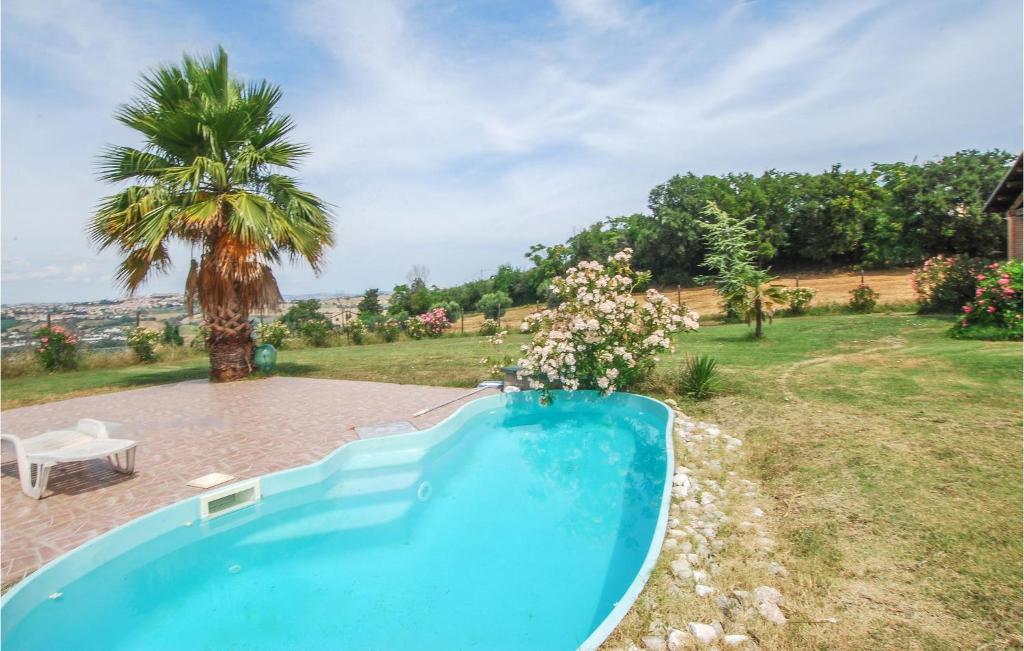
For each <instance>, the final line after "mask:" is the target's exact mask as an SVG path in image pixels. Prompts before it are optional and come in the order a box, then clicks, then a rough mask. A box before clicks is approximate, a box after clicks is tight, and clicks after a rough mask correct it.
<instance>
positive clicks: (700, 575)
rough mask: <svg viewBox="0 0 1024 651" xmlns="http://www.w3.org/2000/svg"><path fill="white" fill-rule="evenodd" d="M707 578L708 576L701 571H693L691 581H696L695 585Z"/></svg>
mask: <svg viewBox="0 0 1024 651" xmlns="http://www.w3.org/2000/svg"><path fill="white" fill-rule="evenodd" d="M707 578H708V575H707V573H706V572H703V571H701V570H694V571H693V580H694V581H696V582H697V583H700V582H701V581H705V580H707Z"/></svg>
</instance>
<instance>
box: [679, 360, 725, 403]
mask: <svg viewBox="0 0 1024 651" xmlns="http://www.w3.org/2000/svg"><path fill="white" fill-rule="evenodd" d="M720 386H721V379H720V378H719V376H718V362H717V361H716V360H715V358H714V357H709V356H707V355H690V356H688V357H687V358H686V363H685V365H684V366H683V374H682V375H681V376H680V378H679V385H678V387H677V390H678V391H679V393H681V394H683V395H685V396H689V397H690V398H693V399H694V400H705V399H707V398H710V397H711V396H713V395H714V394H715V393H716V392H717V391H718V389H719V387H720Z"/></svg>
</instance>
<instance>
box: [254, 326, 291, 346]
mask: <svg viewBox="0 0 1024 651" xmlns="http://www.w3.org/2000/svg"><path fill="white" fill-rule="evenodd" d="M290 334H291V330H289V329H288V326H286V325H285V324H284V323H282V322H280V321H271V322H270V323H261V324H259V325H258V326H256V336H257V338H259V341H260V343H261V344H270V345H271V346H273V347H274V348H277V349H279V350H280V349H281V348H282V347H284V342H285V340H286V339H288V336H289V335H290Z"/></svg>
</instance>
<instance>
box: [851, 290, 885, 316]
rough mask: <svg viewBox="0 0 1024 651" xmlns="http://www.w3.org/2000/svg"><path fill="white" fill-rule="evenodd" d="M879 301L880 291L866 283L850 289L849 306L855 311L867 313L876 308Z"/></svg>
mask: <svg viewBox="0 0 1024 651" xmlns="http://www.w3.org/2000/svg"><path fill="white" fill-rule="evenodd" d="M877 303H878V292H876V291H875V290H873V289H871V288H870V287H868V286H867V285H865V284H864V283H861V284H860V285H857V287H855V288H854V289H851V290H850V302H849V304H848V305H849V308H850V309H851V310H853V311H854V312H862V313H867V312H870V311H871V310H873V309H875V305H876V304H877Z"/></svg>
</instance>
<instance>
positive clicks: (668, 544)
mask: <svg viewBox="0 0 1024 651" xmlns="http://www.w3.org/2000/svg"><path fill="white" fill-rule="evenodd" d="M678 544H679V541H678V540H676V539H675V538H669V539H667V540H666V541H665V544H663V545H662V547H663V548H665V549H675V548H676V546H677V545H678Z"/></svg>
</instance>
